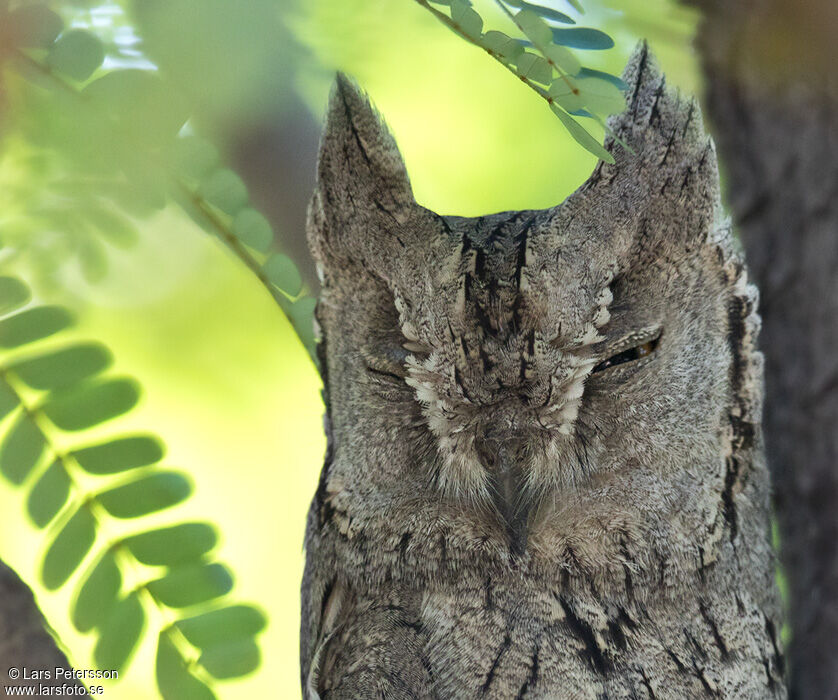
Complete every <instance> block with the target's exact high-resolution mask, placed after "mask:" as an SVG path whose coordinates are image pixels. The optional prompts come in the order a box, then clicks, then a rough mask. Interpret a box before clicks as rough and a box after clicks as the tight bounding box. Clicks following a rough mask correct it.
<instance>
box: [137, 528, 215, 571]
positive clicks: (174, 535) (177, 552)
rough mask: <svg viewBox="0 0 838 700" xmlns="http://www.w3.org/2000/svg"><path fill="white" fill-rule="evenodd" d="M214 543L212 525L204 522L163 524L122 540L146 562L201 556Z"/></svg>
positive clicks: (169, 562) (160, 563)
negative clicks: (164, 525)
mask: <svg viewBox="0 0 838 700" xmlns="http://www.w3.org/2000/svg"><path fill="white" fill-rule="evenodd" d="M217 543H218V535H217V534H216V532H215V528H213V527H212V526H211V525H208V524H206V523H184V524H183V525H175V526H173V527H164V528H160V529H159V530H151V531H150V532H143V533H142V534H139V535H133V536H132V537H128V538H126V539H124V540H123V541H122V544H123V545H124V546H125V547H126V548H127V549H128V551H130V552H131V554H133V555H134V557H135V558H136V559H137V561H139V562H141V563H142V564H147V565H149V566H174V565H176V564H183V563H184V562H187V561H192V560H196V559H200V558H201V556H203V555H204V554H206V553H207V552H209V551H210V550H211V549H212V548H213V547H215V545H216V544H217Z"/></svg>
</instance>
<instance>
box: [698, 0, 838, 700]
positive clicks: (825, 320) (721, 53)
mask: <svg viewBox="0 0 838 700" xmlns="http://www.w3.org/2000/svg"><path fill="white" fill-rule="evenodd" d="M695 4H696V5H699V6H700V7H701V8H702V9H703V10H704V21H703V24H702V26H701V28H700V30H699V36H698V48H699V51H700V53H701V57H702V61H703V64H704V69H705V77H706V108H705V112H706V114H707V115H708V117H709V120H710V122H711V126H712V130H713V132H714V135H715V138H716V142H717V144H718V146H719V151H720V156H721V160H722V167H723V169H724V172H725V174H726V176H727V177H726V186H727V196H728V203H729V207H730V210H731V212H732V214H733V217H734V221H735V224H736V227H737V228H738V230H739V233H740V234H741V237H742V240H743V242H744V245H745V248H746V253H747V255H746V257H747V260H748V263H749V267H750V269H751V271H752V273H753V275H754V277H755V278H756V282H757V284H758V285H759V287H760V289H761V296H762V300H761V304H760V309H761V313H762V318H763V324H764V326H763V332H762V336H761V341H762V349H763V352H764V353H765V358H766V392H767V393H766V408H765V427H766V431H765V434H766V441H767V447H768V457H769V462H770V465H771V468H772V471H773V475H774V484H775V500H776V507H777V512H778V516H779V523H780V531H781V540H782V558H783V563H784V565H785V575H786V577H787V579H788V582H789V589H790V621H791V631H792V640H791V645H790V649H789V651H790V667H791V693H792V697H796V698H805V699H806V700H820V699H821V698H823V699H827V698H838V657H836V653H835V640H836V637H838V431H836V424H838V351H836V346H838V89H836V76H835V68H836V63H838V52H836V50H835V41H836V39H835V37H836V30H838V3H835V2H834V0H798V1H797V2H789V1H788V0H738V1H737V2H730V1H724V2H722V1H721V0H709V1H704V0H696V2H695Z"/></svg>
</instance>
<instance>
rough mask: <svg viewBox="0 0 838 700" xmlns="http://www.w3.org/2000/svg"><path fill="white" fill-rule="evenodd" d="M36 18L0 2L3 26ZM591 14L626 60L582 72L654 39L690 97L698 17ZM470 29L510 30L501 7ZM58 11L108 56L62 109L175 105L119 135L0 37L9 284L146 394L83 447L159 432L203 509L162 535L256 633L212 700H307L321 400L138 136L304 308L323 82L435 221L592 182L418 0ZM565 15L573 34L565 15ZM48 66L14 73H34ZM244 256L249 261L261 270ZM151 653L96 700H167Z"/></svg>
mask: <svg viewBox="0 0 838 700" xmlns="http://www.w3.org/2000/svg"><path fill="white" fill-rule="evenodd" d="M35 4H37V3H26V2H23V3H21V2H10V1H9V0H0V9H2V10H8V11H12V10H15V9H17V8H20V7H22V6H27V5H35ZM546 4H549V3H546ZM584 5H585V8H586V11H587V12H586V14H585V15H584V16H582V17H578V16H577V20H578V21H579V23H580V24H581V25H583V26H591V27H596V28H598V29H602V30H603V31H606V32H608V33H609V34H610V35H611V36H612V37H613V38H614V39H615V42H616V46H615V48H613V49H611V50H608V51H599V52H585V56H584V58H585V60H586V63H587V65H589V66H591V67H594V68H599V69H602V70H608V71H610V72H612V73H616V74H619V73H620V72H621V69H622V66H623V65H624V63H625V60H626V58H627V56H628V55H629V53H630V52H631V50H632V48H633V47H634V45H635V43H636V42H637V40H638V39H639V38H641V37H648V38H649V40H650V43H651V45H652V48H653V50H654V51H655V53H656V54H657V56H658V58H659V60H660V62H661V63H662V64H663V67H664V70H665V71H666V73H667V78H668V80H669V82H670V83H673V84H676V85H678V86H679V87H681V88H682V89H683V90H684V91H686V92H690V93H693V92H696V91H697V90H698V88H699V86H698V82H697V81H698V71H697V67H696V65H695V61H694V56H693V53H692V50H691V48H690V38H691V35H692V32H693V28H694V23H695V17H694V16H693V15H692V14H690V13H689V12H687V11H686V10H685V9H683V8H681V7H679V6H677V5H676V4H675V3H671V2H669V1H665V0H647V1H643V2H641V0H629V1H628V2H617V1H616V0H613V1H610V0H597V1H596V2H594V1H588V2H584ZM475 6H476V7H478V8H479V9H480V11H481V13H482V14H484V16H485V17H487V18H491V20H492V22H496V23H497V26H498V27H503V23H504V19H503V18H502V17H501V16H500V15H499V14H498V12H497V10H496V8H495V7H494V5H493V4H492V3H491V2H488V1H485V2H484V1H483V0H479V1H476V2H475ZM49 7H50V8H51V9H52V10H54V11H55V12H57V13H58V14H60V15H61V17H62V18H63V19H64V21H65V27H76V28H84V29H87V30H89V31H90V32H91V33H93V34H95V35H96V36H98V37H100V39H101V40H102V41H103V45H104V47H105V60H104V64H103V66H102V67H100V68H98V69H96V72H95V73H94V74H93V75H92V76H90V77H89V78H82V79H79V80H76V79H74V78H72V76H71V77H70V78H69V79H67V80H66V81H65V82H66V83H67V84H68V85H70V87H71V88H73V89H74V90H77V91H80V90H82V89H84V87H85V85H87V84H88V83H90V82H92V81H95V80H96V79H97V78H100V77H102V76H105V75H107V74H108V72H109V71H113V70H115V69H120V68H126V67H127V68H132V69H138V70H143V71H151V72H158V73H159V74H160V75H161V76H162V77H163V78H165V80H166V85H167V91H166V92H164V93H160V94H159V95H158V96H157V97H154V95H151V94H150V93H146V92H141V93H131V92H130V91H129V94H128V98H126V101H125V103H124V105H123V106H122V110H123V111H121V112H120V113H119V114H117V115H116V116H114V119H115V120H116V121H117V122H118V128H117V129H116V130H115V131H111V132H109V131H107V128H110V127H107V128H105V127H103V126H102V125H101V124H100V123H99V122H97V121H96V120H93V119H92V118H89V115H88V114H87V113H86V112H85V111H84V110H86V109H88V108H89V106H90V105H89V104H88V106H87V107H82V106H80V103H78V102H77V100H76V98H75V97H74V96H73V95H65V94H63V93H64V92H65V90H64V89H63V88H56V86H55V85H54V84H51V82H50V81H51V80H52V78H51V77H50V76H49V75H33V74H32V73H33V71H32V70H31V66H27V65H26V64H25V62H22V56H21V51H18V50H17V49H14V41H15V37H14V36H12V34H11V32H12V30H13V29H14V28H11V29H10V27H11V25H10V24H8V23H7V26H6V27H5V30H6V31H5V34H4V29H3V28H2V27H0V41H2V43H0V71H2V75H1V76H0V80H2V83H0V242H2V244H3V247H2V249H1V250H0V271H2V273H3V274H7V275H8V274H13V275H18V276H20V277H22V278H23V279H26V280H27V281H28V282H29V283H30V284H31V285H32V286H33V287H34V289H35V290H36V292H37V294H38V297H39V298H40V299H42V300H45V301H49V302H52V303H60V304H62V305H66V306H69V307H71V308H73V309H74V310H76V311H77V312H78V313H79V315H80V317H81V323H80V326H79V328H78V329H76V330H74V331H73V334H74V336H73V337H79V338H87V339H97V340H100V341H102V342H104V343H105V344H107V345H108V346H109V347H110V348H111V350H112V351H113V353H114V355H115V357H116V364H115V369H116V372H117V373H124V374H128V375H131V376H133V377H136V378H137V379H138V381H139V382H140V383H141V385H142V387H143V397H142V400H141V403H140V404H139V406H138V408H137V409H136V410H134V411H132V412H130V413H128V414H126V415H125V416H123V417H121V418H118V419H116V420H114V421H110V422H108V423H107V424H106V425H103V426H100V427H98V428H96V429H95V430H96V431H98V433H101V434H107V435H113V434H121V433H125V432H129V431H133V430H137V431H142V432H145V431H152V432H154V433H156V434H157V435H159V436H160V437H161V438H162V439H163V440H164V441H165V443H166V445H167V454H166V457H165V461H164V464H165V465H166V466H174V467H178V468H180V469H182V470H183V471H185V472H186V473H188V474H189V475H190V476H191V478H192V479H193V481H194V483H195V494H194V496H193V497H192V498H190V499H189V500H187V501H186V502H185V503H184V504H182V505H180V506H177V507H176V508H173V509H170V510H167V511H163V512H161V513H159V514H157V515H154V516H152V517H151V520H153V521H155V522H157V521H159V522H165V523H177V522H183V521H185V520H189V519H198V520H207V521H209V522H212V523H214V524H215V525H216V526H217V527H218V529H219V531H220V533H221V540H222V542H221V546H220V549H219V550H218V552H217V558H218V559H219V560H220V561H223V562H225V563H226V564H228V565H229V567H230V569H231V570H232V572H233V574H234V576H235V581H236V583H235V588H234V591H233V596H234V598H235V600H237V601H243V602H248V603H252V604H255V605H256V606H258V607H260V608H261V609H262V610H263V611H264V612H265V613H266V615H267V618H268V627H267V628H266V630H265V632H264V633H263V634H261V635H260V637H259V643H260V647H261V650H262V659H263V661H262V664H261V666H260V667H259V668H258V669H257V670H256V671H255V672H254V673H252V674H250V675H249V676H247V677H245V678H243V679H239V680H235V681H229V682H223V683H220V684H219V685H218V686H217V694H218V696H219V697H221V698H228V699H232V698H294V697H299V695H300V690H299V670H298V651H297V645H298V628H299V609H298V608H299V582H300V577H301V572H302V564H303V552H302V541H303V532H304V524H305V516H306V511H307V508H308V504H309V501H310V499H311V496H312V494H313V492H314V489H315V486H316V483H317V477H318V474H319V470H320V466H321V463H322V456H323V451H324V439H323V435H322V419H321V415H322V410H323V409H322V404H321V401H320V395H319V389H320V382H319V378H318V376H317V373H316V371H315V368H314V366H313V364H312V362H311V360H310V359H309V357H308V355H307V353H306V351H305V350H304V348H303V345H302V344H301V343H300V341H299V340H298V338H297V336H296V334H295V333H294V331H293V329H292V327H291V325H290V324H289V322H288V320H287V319H286V316H285V315H284V314H283V312H282V311H281V310H280V308H279V307H278V306H277V304H276V301H275V298H274V297H275V296H277V294H276V291H275V290H273V293H269V290H268V289H266V286H265V284H263V283H262V282H260V281H259V280H258V279H257V277H256V276H255V275H254V274H253V272H252V271H251V270H249V269H248V268H247V267H246V265H245V264H244V263H243V262H242V260H241V259H239V258H238V257H236V256H235V255H233V254H232V253H231V252H230V250H229V248H228V247H226V246H225V245H224V244H223V243H222V241H221V240H219V237H218V236H217V235H213V234H212V233H209V234H208V232H207V230H208V229H209V230H211V229H212V226H206V222H205V221H203V222H202V220H201V218H200V216H198V217H197V218H198V222H199V223H204V224H205V225H204V226H203V227H202V226H200V225H199V223H196V222H195V221H193V219H192V218H190V217H189V216H188V215H187V213H188V210H189V208H188V207H186V208H184V207H183V206H181V205H179V204H178V203H177V202H176V201H175V196H173V194H172V192H171V188H170V185H169V184H166V182H164V179H165V178H164V177H163V176H161V175H160V174H159V173H160V172H169V171H168V170H166V169H165V168H164V169H163V170H161V171H158V170H156V169H155V168H157V167H158V166H159V163H160V161H161V160H163V161H167V159H168V157H169V156H170V155H171V153H172V152H173V150H174V149H175V146H174V145H173V143H174V142H173V141H171V140H168V141H161V142H158V141H157V140H156V139H155V138H153V135H152V136H149V133H150V132H151V131H153V130H156V129H161V130H165V128H171V125H174V130H175V132H177V131H179V132H180V133H181V135H183V134H184V133H193V134H196V135H199V136H200V137H201V139H202V141H201V142H200V143H201V144H203V145H206V144H212V146H214V148H215V149H217V151H218V155H217V158H218V163H220V164H221V166H223V167H225V168H230V169H232V170H234V171H235V172H236V173H238V175H239V176H240V177H241V180H242V182H243V183H244V185H246V188H247V190H248V192H249V195H248V196H249V201H250V206H252V207H253V208H254V209H256V210H257V211H259V212H261V213H262V214H264V215H265V216H266V217H267V219H268V220H269V222H270V224H271V227H272V229H273V231H274V233H275V243H274V248H275V249H278V250H279V251H283V252H284V253H285V254H287V255H289V256H290V257H291V258H292V259H293V260H295V261H296V263H297V265H298V266H299V269H300V272H301V274H302V279H303V282H304V284H305V285H306V287H305V289H306V290H308V291H312V292H313V291H314V287H315V285H316V282H315V277H314V274H313V271H312V266H311V262H310V261H309V260H308V258H307V257H306V256H307V253H306V248H305V241H304V230H303V226H304V219H305V206H306V203H307V198H308V196H309V195H310V191H311V188H312V187H313V184H314V168H315V161H314V158H315V155H316V146H317V139H318V134H319V129H320V125H321V118H322V113H323V109H324V107H325V103H326V99H327V95H328V90H329V86H330V83H331V81H332V78H333V75H334V71H335V70H336V69H339V70H342V71H345V72H347V73H349V74H350V75H352V76H354V77H355V78H356V79H357V81H358V82H359V84H360V85H361V86H362V87H363V88H364V89H366V90H367V91H368V92H369V94H370V95H371V97H372V99H373V101H374V102H375V104H376V105H377V107H378V108H379V109H380V111H381V112H382V113H383V115H384V117H385V118H386V120H387V122H388V123H389V125H390V127H391V129H392V131H393V132H394V134H395V137H396V140H397V141H398V143H399V146H400V148H401V149H402V152H403V155H404V158H405V161H406V163H407V168H408V171H409V173H410V176H411V180H412V183H413V187H414V191H415V194H416V197H417V199H418V201H419V202H420V203H421V204H423V205H425V206H427V207H429V208H431V209H434V210H436V211H438V212H440V213H445V214H462V215H476V214H481V213H489V212H494V211H500V210H505V209H517V208H535V207H546V206H551V205H554V204H556V203H557V202H559V201H561V200H562V199H563V198H564V197H566V196H567V195H568V194H570V193H571V192H572V191H573V190H574V189H575V188H576V187H578V186H579V185H580V184H581V183H582V182H583V180H584V179H585V178H586V176H587V175H588V174H589V173H590V171H591V169H592V168H593V166H594V164H595V161H594V158H593V157H592V156H590V155H589V154H587V153H586V152H584V151H583V150H582V149H581V148H580V147H579V146H578V145H577V144H576V143H574V142H573V140H572V139H571V138H570V137H569V136H568V135H567V133H566V132H565V131H564V129H563V128H562V127H561V125H560V123H559V122H558V121H557V120H556V118H555V117H554V116H553V115H552V113H551V112H550V111H549V109H548V108H547V107H546V105H545V104H544V103H543V101H542V100H540V99H539V98H538V97H537V96H536V95H535V94H534V93H532V92H531V91H530V90H528V89H527V88H526V87H524V86H523V85H522V84H521V83H520V82H519V81H518V80H517V79H516V78H515V77H514V76H512V75H511V74H509V73H508V72H506V71H505V70H503V68H502V67H501V66H499V65H498V64H496V63H495V62H494V61H492V60H491V59H490V58H489V57H488V56H487V55H486V54H485V53H483V52H481V51H479V50H477V49H476V48H474V47H472V46H469V45H468V44H466V43H465V42H464V41H463V40H462V39H460V38H458V37H457V36H455V35H454V34H453V33H452V32H450V31H448V30H447V29H446V28H445V27H443V26H442V25H441V24H440V23H438V22H437V21H436V20H435V19H434V18H433V17H432V16H431V15H430V14H429V13H428V12H426V11H425V10H424V9H423V8H421V7H420V6H419V5H418V4H416V3H414V2H412V1H411V0H401V1H400V2H397V1H396V0H308V2H305V3H303V2H300V3H299V4H298V3H295V2H290V1H289V2H282V1H281V0H248V1H247V2H236V3H233V2H229V1H228V0H135V1H133V2H132V1H130V0H123V1H121V2H109V3H105V4H100V3H96V2H92V3H91V2H82V1H76V2H73V1H70V0H67V1H66V2H54V3H50V4H49ZM555 7H557V8H559V9H561V10H562V11H570V8H569V6H568V5H566V4H565V3H562V2H559V0H557V2H556V5H555ZM39 51H41V50H40V49H37V48H35V49H32V50H31V51H30V50H28V49H27V50H26V51H23V55H24V56H28V57H30V58H33V59H34V60H37V61H40V62H41V63H44V61H45V59H44V54H43V52H41V53H39ZM580 53H581V52H580ZM63 68H64V69H65V70H66V69H67V67H66V66H63ZM82 68H83V66H82ZM58 72H60V71H58ZM83 72H84V71H83V70H82V71H81V73H79V75H81V74H83ZM35 73H37V71H35ZM53 77H54V76H53ZM138 95H141V98H140V97H138ZM94 97H95V95H94ZM88 102H90V101H88ZM92 104H93V107H92V109H94V110H100V111H101V110H104V109H105V107H102V106H101V104H100V103H96V102H95V100H93V101H92ZM126 115H127V116H126ZM98 116H99V117H101V115H98ZM132 119H133V121H132ZM185 119H188V121H186V124H185V126H183V121H184V120H185ZM120 120H122V121H120ZM123 122H127V126H126V125H125V124H124V123H123ZM109 123H110V122H109ZM115 123H116V122H115ZM599 135H601V133H600V134H599ZM208 157H210V159H212V158H213V157H214V156H212V155H211V156H208ZM114 162H115V163H116V165H115V164H114ZM149 163H151V164H150V165H149ZM165 167H166V168H167V167H168V161H167V165H166V166H165ZM214 167H220V166H214ZM146 168H147V170H146ZM115 183H117V184H119V185H120V187H121V188H122V189H121V190H119V192H117V191H116V189H114V187H115ZM99 198H102V199H104V200H106V205H107V206H106V208H107V209H108V211H113V212H116V213H117V214H118V215H119V216H126V217H127V219H126V221H127V224H126V226H127V228H128V229H131V228H133V229H135V235H132V234H130V233H129V234H126V236H125V238H126V239H129V240H128V242H127V243H126V241H125V240H122V241H117V242H116V243H117V244H115V239H114V238H113V235H111V236H110V237H109V235H108V231H106V230H103V229H107V228H108V226H107V225H102V224H101V223H97V221H98V220H97V221H94V222H93V223H91V222H90V221H89V220H88V218H86V214H85V212H86V211H87V208H89V206H90V202H91V201H93V200H96V201H98V199H99ZM222 209H223V207H222ZM192 213H193V214H194V213H195V212H192ZM100 218H101V217H100ZM222 218H223V212H222ZM112 233H113V232H111V234H112ZM132 237H133V238H136V240H135V241H134V242H130V239H131V238H132ZM256 247H257V248H259V247H260V246H256ZM253 255H254V257H255V258H256V259H258V260H261V258H260V257H259V255H261V253H260V252H259V251H258V250H256V251H255V252H253ZM286 273H287V271H286ZM292 286H293V285H292ZM279 296H280V298H283V299H284V297H282V295H279ZM289 304H290V302H289ZM286 306H288V304H286ZM299 318H303V319H304V314H300V316H299ZM299 318H298V320H299ZM98 433H97V434H98ZM24 494H25V488H24V489H21V488H19V487H15V486H11V485H9V484H8V483H7V482H6V481H0V558H2V559H3V560H4V561H6V562H7V563H9V564H10V565H12V566H13V567H14V568H15V569H16V570H17V571H18V572H19V573H20V575H21V576H22V577H23V578H24V579H25V580H26V581H27V582H28V583H29V584H30V585H31V586H32V588H33V590H34V592H35V593H36V595H37V598H38V602H39V604H40V606H41V608H42V609H43V611H44V612H45V614H46V616H47V618H48V620H49V623H50V624H51V625H52V627H53V628H54V630H55V632H56V634H57V636H58V638H59V639H60V640H61V642H62V644H63V646H64V648H65V649H66V650H67V651H68V653H69V655H70V658H71V660H72V662H73V663H74V664H75V665H76V666H77V667H79V668H85V667H90V666H91V652H92V648H93V644H94V642H95V637H93V636H92V635H82V634H80V633H78V632H76V631H75V630H74V628H73V626H72V625H71V623H70V618H69V615H68V608H69V606H70V603H71V601H72V598H73V595H74V591H75V588H76V587H75V585H74V584H73V582H74V581H75V580H76V578H74V579H71V581H70V583H69V584H68V585H67V586H64V587H63V588H61V589H59V591H57V592H47V591H46V590H45V589H44V588H43V586H42V585H41V584H40V583H39V579H38V571H39V562H40V560H41V558H42V557H43V552H44V549H45V547H46V540H45V538H44V534H43V532H42V531H39V530H37V529H36V528H34V527H33V526H32V525H31V524H30V523H29V521H28V520H27V518H26V516H25V507H24V502H25V497H24ZM115 527H116V526H115ZM114 535H115V533H114V532H111V533H109V534H108V535H107V536H109V537H112V536H114ZM102 536H106V535H102ZM83 569H84V566H83V567H82V570H83ZM78 573H79V572H77V573H76V577H77V576H78ZM148 624H149V625H150V626H151V627H152V628H153V625H154V624H155V620H154V619H152V620H150V621H149V622H148ZM151 632H152V633H148V634H146V635H145V636H144V638H143V642H142V646H141V647H140V649H139V651H138V653H137V655H136V657H135V658H134V659H133V661H132V662H131V664H130V666H129V667H128V668H127V669H126V671H125V672H124V673H123V674H122V678H121V680H120V681H119V682H118V683H114V684H112V685H108V686H106V687H107V688H108V690H107V692H106V695H105V697H111V698H119V699H121V700H122V699H124V700H133V699H134V698H137V699H139V698H143V699H147V698H150V697H157V691H156V689H155V684H154V671H153V666H154V649H155V642H156V635H155V634H153V629H152V630H151Z"/></svg>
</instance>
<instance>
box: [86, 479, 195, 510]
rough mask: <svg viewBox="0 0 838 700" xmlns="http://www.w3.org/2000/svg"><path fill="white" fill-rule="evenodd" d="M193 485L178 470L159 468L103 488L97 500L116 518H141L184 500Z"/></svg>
mask: <svg viewBox="0 0 838 700" xmlns="http://www.w3.org/2000/svg"><path fill="white" fill-rule="evenodd" d="M190 493H192V485H191V484H190V483H189V481H188V480H187V479H186V477H185V476H183V475H182V474H180V473H179V472H172V471H160V472H156V473H154V474H149V475H148V476H144V477H141V478H139V479H137V480H136V481H132V482H130V483H127V484H124V485H122V486H117V487H115V488H112V489H110V490H108V491H104V492H102V493H100V494H99V495H98V496H97V500H98V501H99V503H101V504H102V506H103V507H104V508H105V510H107V511H108V512H109V513H110V514H111V515H112V516H114V517H115V518H138V517H140V516H141V515H148V514H149V513H154V512H156V511H158V510H163V509H164V508H170V507H171V506H174V505H176V504H178V503H181V502H182V501H184V500H185V499H186V498H188V497H189V494H190Z"/></svg>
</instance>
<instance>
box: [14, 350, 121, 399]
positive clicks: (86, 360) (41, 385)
mask: <svg viewBox="0 0 838 700" xmlns="http://www.w3.org/2000/svg"><path fill="white" fill-rule="evenodd" d="M112 361H113V356H112V355H111V353H110V351H109V350H108V349H107V348H106V347H105V346H104V345H100V344H99V343H85V344H84V345H74V346H72V347H69V348H63V349H61V350H56V351H53V352H49V353H46V354H44V355H40V356H38V357H34V358H31V359H27V360H20V361H18V362H16V363H14V364H12V365H11V366H10V367H9V371H10V372H14V374H15V375H17V377H18V378H19V379H20V380H21V381H22V382H24V383H25V384H26V385H27V386H30V387H32V388H33V389H41V390H49V389H57V388H62V387H65V386H68V385H71V384H75V383H76V382H79V381H81V380H82V379H86V378H88V377H91V376H93V375H95V374H98V373H99V372H101V371H103V370H104V369H106V368H107V367H108V366H110V364H111V362H112Z"/></svg>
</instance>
